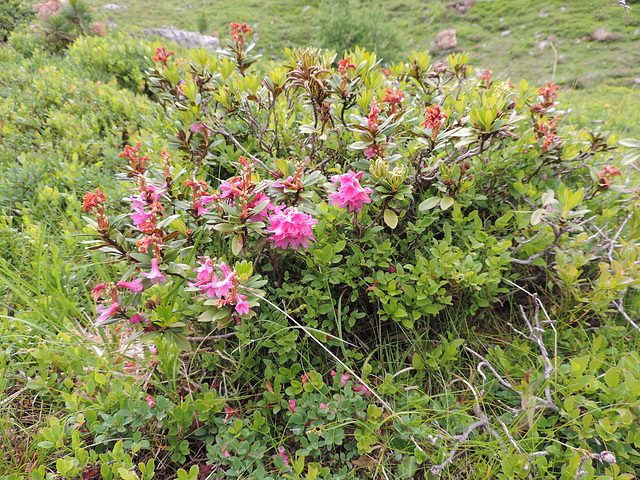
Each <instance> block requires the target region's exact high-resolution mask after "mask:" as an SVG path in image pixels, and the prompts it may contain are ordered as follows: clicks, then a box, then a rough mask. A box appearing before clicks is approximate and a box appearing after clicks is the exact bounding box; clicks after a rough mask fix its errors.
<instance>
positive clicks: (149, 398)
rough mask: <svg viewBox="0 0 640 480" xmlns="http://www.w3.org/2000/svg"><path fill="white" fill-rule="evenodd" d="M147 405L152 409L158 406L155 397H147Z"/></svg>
mask: <svg viewBox="0 0 640 480" xmlns="http://www.w3.org/2000/svg"><path fill="white" fill-rule="evenodd" d="M147 404H148V405H149V407H151V408H153V407H155V406H156V401H155V400H154V399H153V397H152V396H151V395H147Z"/></svg>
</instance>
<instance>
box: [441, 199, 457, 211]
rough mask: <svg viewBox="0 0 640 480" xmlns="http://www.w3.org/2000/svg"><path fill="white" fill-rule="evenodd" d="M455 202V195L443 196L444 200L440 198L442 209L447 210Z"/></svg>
mask: <svg viewBox="0 0 640 480" xmlns="http://www.w3.org/2000/svg"><path fill="white" fill-rule="evenodd" d="M455 202H456V201H455V199H454V198H453V197H443V198H442V200H440V208H441V209H442V210H446V209H447V208H449V207H451V206H452V205H453V204H454V203H455Z"/></svg>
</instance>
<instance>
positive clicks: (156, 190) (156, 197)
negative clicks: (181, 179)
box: [147, 182, 167, 203]
mask: <svg viewBox="0 0 640 480" xmlns="http://www.w3.org/2000/svg"><path fill="white" fill-rule="evenodd" d="M166 188H167V183H166V182H165V183H163V184H162V185H160V186H159V187H156V186H155V185H153V184H151V183H149V184H147V191H148V192H149V194H150V196H151V203H157V202H158V201H160V195H161V194H162V193H164V191H165V190H166Z"/></svg>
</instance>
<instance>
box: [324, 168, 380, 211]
mask: <svg viewBox="0 0 640 480" xmlns="http://www.w3.org/2000/svg"><path fill="white" fill-rule="evenodd" d="M362 174H363V172H359V173H357V174H356V173H355V172H347V173H344V174H342V175H334V176H333V177H331V181H332V182H333V183H335V184H336V185H337V184H338V182H340V186H339V187H338V191H337V192H334V193H332V194H330V195H329V199H330V200H331V204H332V205H337V206H338V208H345V207H347V206H348V207H349V211H350V212H353V211H354V210H358V211H360V210H362V204H363V203H371V199H370V198H369V195H367V194H369V193H371V192H372V190H371V189H370V188H367V187H362V186H361V185H360V178H362Z"/></svg>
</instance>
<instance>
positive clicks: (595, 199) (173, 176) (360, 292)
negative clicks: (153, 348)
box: [83, 24, 640, 478]
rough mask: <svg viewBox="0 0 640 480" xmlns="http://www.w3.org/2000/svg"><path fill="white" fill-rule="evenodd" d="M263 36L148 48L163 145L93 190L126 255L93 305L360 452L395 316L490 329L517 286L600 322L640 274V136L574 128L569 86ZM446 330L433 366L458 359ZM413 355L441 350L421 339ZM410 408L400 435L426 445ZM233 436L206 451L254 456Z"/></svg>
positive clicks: (244, 32) (101, 245)
mask: <svg viewBox="0 0 640 480" xmlns="http://www.w3.org/2000/svg"><path fill="white" fill-rule="evenodd" d="M251 33H252V32H251V29H250V28H248V27H247V26H246V24H243V25H240V24H233V25H232V36H233V40H229V41H228V42H227V48H226V50H225V51H224V52H223V53H222V55H220V56H219V57H217V56H215V55H211V54H209V53H207V52H205V51H204V50H196V51H192V52H191V54H190V55H191V57H190V58H177V57H176V55H175V54H172V53H173V52H169V53H166V49H164V48H162V47H160V48H158V50H157V51H156V52H155V55H154V56H153V59H152V60H150V65H149V72H148V73H149V83H150V88H151V89H152V90H153V92H154V94H155V95H156V97H157V100H158V102H159V103H160V104H161V105H162V107H163V109H164V112H165V118H164V119H163V122H164V125H163V128H164V130H165V131H166V132H167V138H166V139H165V141H164V142H163V143H164V148H162V147H160V148H159V147H158V145H157V144H147V145H141V144H136V145H134V146H127V147H125V149H124V151H123V152H122V154H121V159H122V173H120V174H119V178H120V179H121V180H122V181H124V182H127V185H128V186H129V192H130V194H129V195H128V196H127V197H125V198H107V197H106V196H105V194H104V193H103V192H102V191H100V189H99V188H98V189H96V190H94V191H91V192H88V193H87V194H86V196H85V197H84V203H83V209H84V210H85V212H86V213H87V218H88V220H89V223H90V234H91V235H92V236H93V237H94V238H93V239H92V240H90V241H88V242H87V244H88V247H89V248H91V249H92V251H93V252H94V253H95V251H96V250H97V251H100V252H103V253H104V254H106V255H107V256H108V257H109V259H110V261H112V262H114V263H117V264H119V265H121V266H122V268H121V273H122V275H121V277H119V278H111V279H107V278H104V279H102V280H101V281H100V282H99V283H98V285H96V286H95V288H94V289H93V297H94V299H95V300H96V316H95V318H94V322H95V323H96V324H97V325H100V326H106V325H110V324H114V323H117V322H120V323H124V324H127V325H129V326H131V327H132V328H133V329H134V331H136V332H137V333H136V334H135V335H134V336H136V337H141V340H142V341H143V342H151V341H152V340H153V341H155V343H156V344H163V345H165V346H166V344H164V343H162V342H167V341H169V342H172V343H175V344H177V345H178V346H179V347H180V348H182V349H183V350H189V349H190V348H192V347H193V345H192V344H193V342H196V341H197V342H204V343H207V342H216V343H215V345H216V347H215V348H214V349H213V351H216V352H217V353H216V355H220V360H216V361H217V362H220V365H222V364H224V362H227V363H226V364H225V365H227V366H226V367H225V368H228V369H229V371H234V372H235V373H234V374H233V375H235V376H234V378H233V381H234V382H235V381H239V380H243V381H244V383H243V386H242V387H239V388H241V389H243V391H244V390H245V389H246V394H247V398H250V397H251V396H252V395H258V396H260V401H259V403H258V406H259V407H261V408H262V407H269V408H271V409H273V412H274V414H278V415H280V416H281V417H282V418H281V417H278V418H279V419H280V420H283V421H284V422H285V423H286V422H290V425H294V427H291V431H292V432H293V433H291V435H292V440H291V442H292V443H295V444H296V445H297V446H298V447H299V448H300V449H301V450H299V452H302V453H301V455H309V456H311V457H314V458H320V456H321V453H320V452H321V448H323V445H324V446H326V447H329V446H331V445H333V446H334V447H335V448H338V447H337V446H338V445H340V446H341V447H340V448H344V449H345V452H347V453H345V455H346V456H345V458H348V459H351V458H355V456H356V454H358V455H360V454H363V453H370V452H371V451H372V448H373V445H375V443H376V441H377V440H376V438H378V437H380V436H385V435H391V433H389V432H388V431H387V430H386V428H387V427H383V426H381V425H382V424H384V423H385V421H386V420H381V419H382V418H383V417H381V416H380V415H381V413H379V412H377V410H375V409H374V410H371V409H370V408H369V409H367V405H368V404H369V402H376V401H382V397H380V396H378V395H384V394H390V393H389V392H392V393H393V392H394V390H393V387H392V386H391V384H390V380H389V376H388V375H386V374H388V373H389V372H387V371H386V366H385V362H384V358H383V353H382V352H383V349H381V348H380V345H381V344H384V342H386V341H387V339H388V338H390V337H391V336H392V335H393V336H394V338H396V339H397V338H402V336H403V335H408V332H410V331H412V330H413V331H419V332H427V333H426V334H427V335H432V337H433V338H438V335H439V334H441V333H442V334H444V330H443V329H442V328H441V325H443V323H445V322H446V321H447V318H449V317H448V315H449V312H450V311H452V310H453V309H455V310H456V311H458V312H460V311H463V312H466V314H468V316H469V317H468V318H469V322H470V324H471V325H475V326H474V328H482V327H481V324H482V320H483V319H485V318H487V312H490V311H494V310H496V311H498V312H500V310H501V309H502V308H503V307H504V306H505V304H508V302H509V301H510V299H511V298H512V297H513V296H514V295H516V294H518V295H520V291H521V290H522V291H526V292H533V293H535V294H536V295H537V296H538V297H536V298H543V299H549V300H550V302H551V304H552V305H550V306H549V308H550V310H551V311H556V310H561V309H562V310H564V311H578V310H581V309H585V308H588V312H589V313H588V315H589V316H590V318H597V317H598V316H599V315H603V314H605V313H606V312H608V311H610V309H611V308H612V305H613V303H612V302H618V301H620V299H621V298H622V296H623V295H624V293H625V292H626V290H627V289H628V288H629V287H635V286H637V284H638V282H639V278H640V277H639V276H638V266H637V258H638V253H640V252H639V251H638V248H637V247H636V246H635V240H636V239H637V236H638V235H640V230H639V229H638V227H637V226H638V224H639V221H638V209H637V207H636V206H635V205H634V201H635V200H634V197H633V196H632V194H631V192H632V190H633V189H632V185H631V184H630V181H631V176H630V174H629V172H630V170H625V169H624V168H622V166H623V165H622V163H625V164H631V163H632V162H633V161H634V160H635V158H636V157H632V155H635V153H633V151H634V150H633V149H636V148H638V147H637V145H636V146H634V145H635V144H633V143H629V142H627V147H630V148H631V149H632V153H630V154H629V155H627V156H626V157H625V159H626V160H624V161H623V162H621V160H620V158H619V157H622V156H621V155H620V154H619V153H618V147H619V145H618V144H617V138H616V137H615V136H608V135H607V134H605V133H604V132H599V131H594V132H575V131H572V130H571V129H569V128H568V127H567V126H566V124H565V121H564V119H565V113H564V112H563V110H562V104H561V103H560V100H561V95H560V94H559V93H558V87H557V86H556V85H553V84H551V83H547V84H546V85H543V86H529V85H528V84H527V82H525V81H522V82H519V83H518V84H517V85H514V84H513V83H511V82H510V81H501V80H498V79H496V78H494V77H493V76H492V74H491V72H490V71H486V72H485V73H484V75H480V74H478V75H476V72H475V71H474V69H473V68H472V67H471V66H470V65H468V63H467V57H466V56H465V55H463V54H452V55H450V56H449V57H448V59H447V61H444V62H439V63H434V62H432V59H431V57H430V56H429V55H428V53H426V52H424V53H419V52H414V54H413V55H412V56H411V57H410V58H409V59H408V60H407V61H405V62H401V63H398V64H395V65H385V68H383V66H382V64H381V62H380V61H379V60H378V59H376V56H375V55H374V54H371V53H369V52H366V51H363V50H360V49H356V50H355V51H352V52H349V53H348V54H345V55H344V57H343V58H339V57H337V56H336V55H335V54H334V53H333V52H327V51H321V50H317V49H313V48H308V49H296V50H286V52H285V53H286V55H287V58H288V60H287V61H286V62H285V63H283V64H280V65H277V64H268V65H264V64H261V63H260V62H258V60H259V56H257V55H250V52H251V51H252V50H253V48H254V44H253V43H250V42H249V41H248V36H249V35H251ZM630 155H631V156H630ZM630 159H631V160H630ZM620 225H622V226H623V227H624V226H625V225H628V226H629V228H620ZM532 298H533V297H532ZM585 315H586V314H585ZM398 331H403V332H404V333H402V334H399V333H398ZM429 332H430V333H429ZM535 332H536V331H535V330H534V329H533V327H532V330H531V335H532V338H533V336H535V335H537V333H535ZM405 338H406V337H405ZM443 338H444V337H443ZM525 338H529V337H525ZM536 338H537V337H536ZM443 341H444V340H443ZM536 341H537V340H536ZM447 342H449V343H447V345H449V347H447V350H446V352H444V353H442V358H440V359H439V360H438V361H439V362H440V363H439V364H438V365H444V364H445V363H446V362H447V361H448V360H447V359H452V358H455V357H456V356H457V355H458V348H459V347H460V343H456V342H457V340H452V339H451V338H449V339H448V340H447ZM226 348H229V351H231V352H233V353H232V354H231V356H230V357H229V356H226V354H225V355H223V354H222V353H220V352H222V351H225V352H226V351H227V350H225V349H226ZM439 348H440V347H439ZM443 348H444V347H443ZM301 352H304V353H303V354H301ZM338 354H339V355H338ZM301 355H303V358H300V356H301ZM416 355H417V354H416ZM481 358H482V357H481ZM338 359H340V360H338ZM547 360H548V358H547ZM340 363H342V365H340ZM238 364H242V369H237V368H238V367H237V365H238ZM301 364H303V365H304V369H305V370H309V372H310V373H309V374H306V373H305V374H302V373H299V372H300V371H301V368H302V367H301ZM438 365H436V366H435V367H433V368H437V367H438ZM410 368H413V369H416V370H417V371H418V372H421V371H423V370H424V369H425V368H427V367H426V366H425V364H424V363H423V360H422V359H421V357H419V356H418V357H416V356H415V355H414V358H413V361H412V367H410ZM332 369H333V371H332ZM336 370H338V371H340V372H342V371H344V373H340V374H338V373H336ZM317 371H320V373H318V372H317ZM225 372H227V373H228V371H227V370H225ZM276 372H280V373H276ZM283 372H284V373H283ZM347 372H348V373H347ZM227 373H225V374H222V377H221V378H216V380H215V381H214V382H213V383H212V385H213V384H215V385H216V386H217V385H220V383H218V382H226V381H227V380H226V378H227V377H225V375H226V374H227ZM528 375H529V374H528V373H527V378H528ZM332 376H333V377H334V379H333V380H331V377H332ZM545 378H546V379H547V380H548V379H549V377H548V376H547V377H545ZM256 379H257V381H256ZM325 381H326V382H327V383H326V384H325ZM527 381H528V380H527ZM281 382H282V384H283V385H284V384H285V383H286V384H287V385H289V386H288V387H284V388H283V387H282V385H281ZM330 382H332V383H333V387H332V388H329V387H328V385H329V383H330ZM225 385H226V383H225ZM225 388H226V387H225ZM523 388H524V387H523ZM331 392H335V393H331ZM518 401H520V400H518ZM522 401H523V402H524V400H522ZM252 402H253V400H251V402H249V403H252ZM522 405H524V403H522ZM549 405H550V404H549ZM387 406H388V405H386V406H385V408H386V407H387ZM516 406H517V408H521V405H516ZM539 406H540V407H541V408H542V407H544V405H539ZM547 406H548V405H547ZM244 407H245V406H244V405H243V408H244ZM369 407H371V408H372V407H373V403H371V404H370V405H369ZM246 408H253V407H249V406H246ZM349 408H351V410H349V412H348V414H349V415H355V417H357V418H358V419H359V420H358V421H363V422H364V421H365V419H366V421H367V422H369V421H370V422H373V423H375V422H376V421H378V422H382V423H379V424H376V425H378V426H377V427H376V428H373V427H371V428H369V429H367V428H362V429H360V428H359V429H355V430H353V429H351V430H349V429H345V430H344V431H346V432H347V439H346V440H344V442H345V443H344V445H343V437H342V436H344V435H345V433H344V431H343V429H342V427H340V429H338V430H337V431H338V433H335V435H338V434H340V435H342V436H340V437H333V436H331V435H334V433H331V434H329V433H327V431H326V430H322V429H321V425H324V424H323V423H322V421H321V420H322V419H325V418H328V419H329V420H331V419H340V421H341V422H342V421H344V422H347V423H348V418H351V417H349V416H348V415H347V413H345V412H347V409H349ZM376 408H378V407H376ZM522 408H524V407H522ZM365 410H366V412H367V413H366V414H365ZM551 410H553V409H551ZM556 410H557V407H556ZM554 411H555V410H554ZM256 415H258V416H259V415H261V414H260V413H259V412H257V411H256ZM253 418H254V421H255V422H257V420H255V419H256V418H257V417H256V416H255V415H254V417H253ZM377 418H378V419H379V420H375V419H377ZM384 418H386V417H384ZM219 420H220V422H223V423H224V424H226V422H229V424H231V423H234V427H233V428H234V432H240V431H244V430H246V429H244V430H243V428H244V426H246V425H249V424H251V428H250V430H251V433H246V435H247V438H248V439H250V440H251V439H253V438H254V437H255V438H257V437H256V436H259V435H258V433H256V432H261V431H262V429H261V427H255V428H254V426H255V425H256V424H255V423H251V422H250V421H249V417H248V415H244V416H243V414H242V413H239V412H238V411H236V410H234V409H233V408H231V407H229V406H226V407H225V419H224V421H222V420H221V419H219ZM280 420H278V421H280ZM336 421H338V420H336ZM407 422H408V420H405V419H400V420H398V423H397V424H394V425H395V426H394V428H395V429H396V430H394V431H397V429H401V428H409V426H410V425H413V424H410V422H409V423H407ZM221 424H222V423H221ZM309 425H312V427H309ZM416 425H417V424H415V425H413V427H415V428H414V429H413V430H411V432H413V433H411V434H406V435H405V434H402V435H404V436H402V435H400V436H399V437H398V438H399V440H398V442H400V443H402V442H404V443H402V445H404V447H402V448H407V449H408V448H411V449H413V448H414V447H415V452H414V453H415V455H416V456H417V458H419V459H420V461H422V460H424V459H425V458H426V457H424V455H425V453H424V450H423V449H422V447H420V446H419V444H421V442H423V441H424V438H423V439H422V440H416V437H415V436H416V435H421V434H424V432H422V433H420V431H419V427H417V426H416ZM316 426H317V428H318V429H320V430H317V431H316V430H314V429H315V428H316ZM378 427H379V428H378ZM413 427H411V428H413ZM194 428H197V430H196V431H197V432H199V433H198V435H201V436H203V438H204V436H206V433H203V431H204V430H203V429H204V427H202V428H200V427H194ZM217 431H218V432H220V431H221V430H217ZM225 432H226V430H225ZM246 432H249V430H247V431H246ZM340 432H342V433H340ZM232 433H233V432H231V433H225V434H224V435H227V436H224V435H223V434H222V433H219V434H218V436H217V437H215V438H216V440H215V442H217V443H215V444H214V443H211V445H212V446H211V448H210V449H209V455H210V458H213V457H215V458H216V459H217V460H216V461H218V460H219V461H221V462H222V464H223V465H229V466H230V465H233V462H234V461H236V460H237V461H243V462H249V461H250V460H251V458H253V457H251V454H250V453H247V452H246V451H245V450H243V447H242V444H241V442H240V443H239V442H238V441H237V440H236V438H237V436H236V437H234V438H233V439H232V438H231V435H232ZM262 433H263V434H266V433H265V432H262ZM212 435H213V434H212ZM221 435H222V436H221ZM238 435H239V434H238ZM243 435H244V434H243ZM320 437H322V438H323V439H324V440H322V441H320V440H319V439H320ZM211 438H213V436H212V437H211ZM325 441H326V443H322V442H325ZM212 442H213V440H212ZM233 442H235V443H233ZM256 442H257V440H256ZM314 442H315V443H314ZM318 442H320V443H318ZM349 442H351V443H349ZM256 445H257V446H256V447H255V452H257V453H255V454H256V456H257V457H256V458H258V457H260V458H266V459H271V460H270V461H273V462H274V464H275V465H276V467H277V468H278V469H279V470H281V471H290V466H289V464H290V463H293V462H294V460H293V457H292V455H293V453H295V451H290V450H287V449H285V448H284V447H282V446H280V447H279V449H278V450H275V451H273V452H271V453H269V454H265V455H264V457H262V455H263V454H264V453H265V451H264V450H260V448H262V447H260V445H258V443H256ZM398 448H400V447H398ZM412 451H413V450H412ZM439 455H440V454H439ZM296 458H297V457H296ZM434 458H435V457H434ZM439 458H441V460H440V461H442V459H444V458H446V457H444V456H442V455H441V456H440V457H439ZM594 458H595V457H594ZM251 461H253V460H251ZM295 461H298V460H295ZM449 461H451V459H449ZM224 462H228V463H224ZM434 462H435V460H434ZM446 464H447V462H445V463H444V464H443V465H446ZM302 465H304V459H303V460H302ZM527 465H528V464H527ZM443 468H444V467H443ZM229 471H230V470H228V471H227V473H228V472H229ZM291 478H294V477H291ZM295 478H298V477H295Z"/></svg>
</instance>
